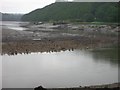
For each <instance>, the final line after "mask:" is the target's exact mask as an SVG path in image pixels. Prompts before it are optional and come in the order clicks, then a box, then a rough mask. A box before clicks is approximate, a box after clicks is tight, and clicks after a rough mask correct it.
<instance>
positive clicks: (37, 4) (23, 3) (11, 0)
mask: <svg viewBox="0 0 120 90" xmlns="http://www.w3.org/2000/svg"><path fill="white" fill-rule="evenodd" d="M69 1H72V0H69ZM75 1H82V2H91V1H93V2H96V1H97V2H98V1H99V2H106V1H107V2H114V1H119V0H75ZM54 2H55V0H0V4H1V5H0V12H3V13H28V12H30V11H32V10H35V9H37V8H42V7H44V6H46V5H49V4H51V3H54Z"/></svg>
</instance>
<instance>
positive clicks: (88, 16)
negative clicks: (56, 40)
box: [22, 2, 120, 22]
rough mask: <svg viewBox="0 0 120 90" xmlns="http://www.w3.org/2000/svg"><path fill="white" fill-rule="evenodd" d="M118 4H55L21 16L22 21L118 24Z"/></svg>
mask: <svg viewBox="0 0 120 90" xmlns="http://www.w3.org/2000/svg"><path fill="white" fill-rule="evenodd" d="M119 7H120V5H119V2H55V3H53V4H50V5H48V6H46V7H44V8H41V9H36V10H34V11H32V12H30V13H28V14H25V15H23V17H22V20H23V21H72V22H118V21H120V19H119V18H118V16H119Z"/></svg>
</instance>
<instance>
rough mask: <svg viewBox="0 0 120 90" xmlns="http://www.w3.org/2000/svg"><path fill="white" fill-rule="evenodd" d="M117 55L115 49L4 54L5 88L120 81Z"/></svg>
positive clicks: (77, 85)
mask: <svg viewBox="0 0 120 90" xmlns="http://www.w3.org/2000/svg"><path fill="white" fill-rule="evenodd" d="M105 52H107V53H108V54H106V53H105ZM110 54H111V55H112V56H111V55H110ZM116 55H117V52H116V50H113V49H107V50H106V49H105V50H100V51H99V50H98V51H84V50H75V51H65V52H54V53H31V54H28V55H27V54H25V55H15V56H8V55H4V56H2V60H3V62H2V73H3V76H2V78H3V80H2V81H3V83H2V85H3V88H34V87H36V86H40V85H42V86H43V87H47V88H54V87H79V86H86V85H96V84H97V85H98V84H109V83H115V82H118V62H117V61H118V60H117V56H116Z"/></svg>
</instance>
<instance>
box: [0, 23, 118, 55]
mask: <svg viewBox="0 0 120 90" xmlns="http://www.w3.org/2000/svg"><path fill="white" fill-rule="evenodd" d="M27 28H28V29H27V30H24V31H17V30H12V29H9V28H6V27H2V53H1V54H2V55H3V54H8V55H17V54H18V53H20V54H22V53H26V54H28V53H31V52H59V51H61V50H62V51H65V50H74V49H93V48H99V47H108V46H110V45H117V44H118V32H117V31H118V28H119V27H118V26H115V27H113V26H106V25H102V26H94V25H79V24H78V25H71V24H65V25H64V24H63V25H52V24H42V25H27Z"/></svg>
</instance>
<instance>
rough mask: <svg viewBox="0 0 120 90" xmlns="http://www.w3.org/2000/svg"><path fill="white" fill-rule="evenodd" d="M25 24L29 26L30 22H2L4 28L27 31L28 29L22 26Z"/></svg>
mask: <svg viewBox="0 0 120 90" xmlns="http://www.w3.org/2000/svg"><path fill="white" fill-rule="evenodd" d="M23 23H24V24H27V23H28V22H17V21H2V26H3V27H7V28H9V29H13V30H26V29H27V28H25V27H21V26H20V25H21V24H23Z"/></svg>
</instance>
